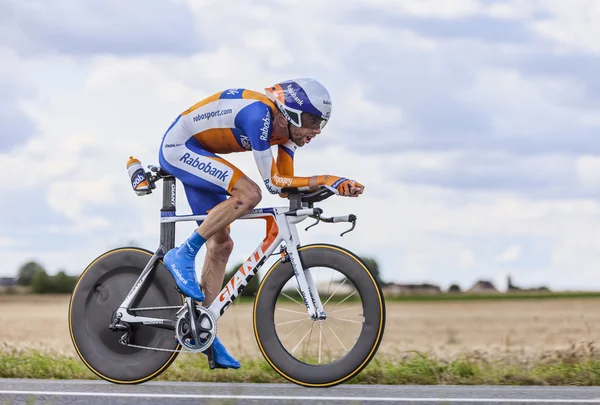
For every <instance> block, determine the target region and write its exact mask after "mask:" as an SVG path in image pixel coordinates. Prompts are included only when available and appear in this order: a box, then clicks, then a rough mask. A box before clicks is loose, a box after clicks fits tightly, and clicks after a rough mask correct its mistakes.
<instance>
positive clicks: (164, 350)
mask: <svg viewBox="0 0 600 405" xmlns="http://www.w3.org/2000/svg"><path fill="white" fill-rule="evenodd" d="M161 309H181V306H167V307H141V308H129V310H130V311H158V310H161ZM123 336H125V335H123ZM119 343H121V344H122V345H123V346H127V347H133V348H135V349H146V350H155V351H158V352H170V353H187V354H196V353H194V352H192V351H189V350H187V349H179V350H175V349H164V348H162V347H152V346H142V345H134V344H133V343H123V337H121V339H120V340H119Z"/></svg>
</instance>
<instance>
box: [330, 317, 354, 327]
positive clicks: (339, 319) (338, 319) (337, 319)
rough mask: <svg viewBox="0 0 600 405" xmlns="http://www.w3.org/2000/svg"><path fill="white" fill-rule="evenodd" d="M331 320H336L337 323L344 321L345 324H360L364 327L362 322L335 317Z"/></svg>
mask: <svg viewBox="0 0 600 405" xmlns="http://www.w3.org/2000/svg"><path fill="white" fill-rule="evenodd" d="M330 319H335V320H336V321H343V322H352V323H358V324H361V325H362V322H359V321H353V320H351V319H343V318H334V317H333V316H331V317H330Z"/></svg>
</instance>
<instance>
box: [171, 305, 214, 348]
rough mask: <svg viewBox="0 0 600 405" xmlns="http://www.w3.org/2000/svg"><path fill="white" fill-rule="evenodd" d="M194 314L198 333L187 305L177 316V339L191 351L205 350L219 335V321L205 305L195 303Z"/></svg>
mask: <svg viewBox="0 0 600 405" xmlns="http://www.w3.org/2000/svg"><path fill="white" fill-rule="evenodd" d="M194 308H195V314H194V316H193V318H194V320H195V324H196V335H197V336H194V332H193V328H192V327H191V323H190V322H192V321H191V318H192V317H190V312H189V309H188V308H187V307H186V308H185V309H184V310H183V311H182V312H181V313H180V314H179V316H178V317H177V323H176V326H175V331H176V335H177V340H179V343H180V344H181V346H182V347H183V348H185V349H186V350H188V351H190V352H195V353H196V352H203V351H205V350H206V349H208V348H209V347H210V345H212V344H213V342H214V340H215V337H216V336H217V322H216V321H215V320H214V318H213V316H212V314H211V313H210V312H209V311H208V310H207V309H206V308H204V307H201V306H198V305H194Z"/></svg>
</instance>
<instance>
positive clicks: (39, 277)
mask: <svg viewBox="0 0 600 405" xmlns="http://www.w3.org/2000/svg"><path fill="white" fill-rule="evenodd" d="M50 285H51V280H50V277H48V274H46V270H44V269H42V270H41V271H38V272H37V273H35V275H34V276H33V280H31V290H32V292H33V293H35V294H44V293H47V292H48V290H49V289H50V288H51V287H50Z"/></svg>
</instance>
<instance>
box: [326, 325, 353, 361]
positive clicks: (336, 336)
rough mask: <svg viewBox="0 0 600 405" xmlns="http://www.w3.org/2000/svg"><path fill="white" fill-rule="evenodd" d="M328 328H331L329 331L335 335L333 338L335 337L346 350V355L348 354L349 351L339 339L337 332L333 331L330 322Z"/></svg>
mask: <svg viewBox="0 0 600 405" xmlns="http://www.w3.org/2000/svg"><path fill="white" fill-rule="evenodd" d="M327 327H328V328H329V330H330V331H331V333H333V336H335V338H336V339H337V341H338V342H339V343H340V345H341V346H342V347H343V348H344V350H345V351H346V353H348V349H346V346H344V344H343V343H342V341H341V340H340V338H339V337H338V335H337V333H335V331H334V330H333V329H331V325H330V324H329V322H327Z"/></svg>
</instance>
